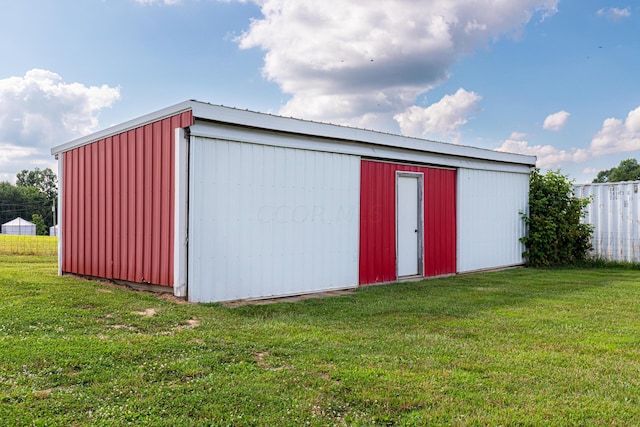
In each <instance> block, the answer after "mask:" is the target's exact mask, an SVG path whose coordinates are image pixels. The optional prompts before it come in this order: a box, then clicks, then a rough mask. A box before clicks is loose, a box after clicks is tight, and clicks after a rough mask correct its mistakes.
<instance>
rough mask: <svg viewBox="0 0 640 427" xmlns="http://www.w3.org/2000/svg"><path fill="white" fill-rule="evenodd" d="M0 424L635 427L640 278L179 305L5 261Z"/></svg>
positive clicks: (472, 281)
mask: <svg viewBox="0 0 640 427" xmlns="http://www.w3.org/2000/svg"><path fill="white" fill-rule="evenodd" d="M0 292H1V297H0V424H1V425H8V426H9V425H10V426H19V425H60V426H72V425H75V426H81V425H104V426H113V425H141V424H143V425H163V426H164V425H172V426H179V425H184V426H194V425H238V426H240V425H242V426H253V425H264V426H273V425H290V426H298V425H315V426H325V425H459V426H486V425H492V426H494V425H505V426H507V425H508V426H510V425H536V426H537V425H540V426H549V425H558V426H568V425H575V426H590V425H593V426H599V425H602V426H612V425H615V426H637V425H640V272H639V271H633V270H625V269H582V270H579V269H567V270H534V269H517V270H509V271H503V272H496V273H487V274H476V275H467V276H458V277H449V278H444V279H435V280H428V281H424V282H419V283H403V284H394V285H388V286H375V287H368V288H364V289H361V290H359V291H357V292H355V293H353V294H350V295H346V296H340V297H331V298H325V299H309V300H305V301H302V302H297V303H276V304H271V305H259V306H257V305H254V306H242V307H237V308H226V307H223V306H221V305H218V304H202V305H194V304H177V303H175V302H172V301H169V300H167V299H163V298H159V297H158V296H155V295H151V294H148V293H139V292H132V291H128V290H123V289H120V288H117V287H114V286H110V285H108V284H101V283H95V282H90V281H84V280H79V279H74V278H69V277H57V276H56V266H55V259H54V257H51V256H48V257H38V256H15V255H13V256H9V255H0Z"/></svg>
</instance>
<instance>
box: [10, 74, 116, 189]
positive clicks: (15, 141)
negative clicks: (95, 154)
mask: <svg viewBox="0 0 640 427" xmlns="http://www.w3.org/2000/svg"><path fill="white" fill-rule="evenodd" d="M119 98H120V89H119V88H113V87H109V86H107V85H102V86H99V87H98V86H85V85H83V84H80V83H65V82H64V81H63V80H62V77H60V76H59V75H58V74H56V73H53V72H51V71H47V70H40V69H33V70H30V71H27V73H26V74H25V75H24V76H23V77H9V78H6V79H0V149H1V150H2V155H0V174H1V175H0V178H2V179H7V175H8V176H9V177H10V180H11V181H13V180H14V179H15V174H16V173H17V172H19V171H20V170H22V169H33V168H34V167H36V166H38V167H41V166H44V167H52V166H53V164H54V163H53V159H52V157H51V155H50V152H49V150H50V148H51V146H53V145H56V144H61V143H64V142H66V141H68V140H70V139H72V138H75V137H79V136H82V135H85V134H87V133H90V132H92V131H95V130H96V129H97V127H98V114H99V112H100V110H102V109H103V108H107V107H110V106H111V105H113V103H115V102H116V101H117V100H118V99H119Z"/></svg>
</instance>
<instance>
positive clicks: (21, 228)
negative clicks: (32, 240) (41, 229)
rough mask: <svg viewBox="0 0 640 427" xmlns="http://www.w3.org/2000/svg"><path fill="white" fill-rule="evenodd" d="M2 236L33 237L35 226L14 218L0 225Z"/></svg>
mask: <svg viewBox="0 0 640 427" xmlns="http://www.w3.org/2000/svg"><path fill="white" fill-rule="evenodd" d="M2 234H13V235H21V236H35V235H36V225H35V224H34V223H32V222H29V221H27V220H26V219H23V218H20V217H18V218H15V219H12V220H11V221H9V222H5V223H4V224H2Z"/></svg>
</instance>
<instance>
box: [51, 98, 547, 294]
mask: <svg viewBox="0 0 640 427" xmlns="http://www.w3.org/2000/svg"><path fill="white" fill-rule="evenodd" d="M52 153H53V154H55V155H56V156H57V158H58V160H59V176H60V177H61V179H60V199H59V200H60V202H59V212H61V218H62V220H61V222H60V224H59V225H60V230H59V231H60V238H59V240H58V241H59V248H60V250H59V257H60V262H59V268H60V272H61V273H65V272H69V273H75V274H82V275H87V276H96V277H104V278H109V279H114V280H122V281H125V282H135V283H145V284H149V285H160V286H170V287H173V292H174V294H175V295H177V296H183V297H184V296H186V297H187V298H188V299H189V300H191V301H200V302H209V301H227V300H236V299H251V298H265V297H273V296H284V295H291V294H303V293H311V292H319V291H326V290H332V289H345V288H354V287H357V286H361V285H366V284H372V283H383V282H393V281H396V280H404V279H409V278H419V277H427V276H439V275H446V274H456V273H459V272H469V271H477V270H485V269H493V268H499V267H507V266H514V265H520V264H522V263H523V258H522V252H523V249H524V248H523V246H522V244H521V243H520V242H519V238H520V237H522V236H523V235H524V233H525V229H524V224H523V222H522V220H521V218H520V212H521V211H526V210H527V207H528V194H529V172H530V170H531V168H532V167H533V166H534V165H535V157H531V156H523V155H518V154H510V153H503V152H497V151H493V150H486V149H480V148H474V147H468V146H461V145H455V144H446V143H440V142H434V141H427V140H421V139H415V138H407V137H403V136H399V135H392V134H386V133H381V132H374V131H368V130H362V129H354V128H348V127H343V126H336V125H331V124H324V123H316V122H308V121H303V120H297V119H292V118H285V117H279V116H273V115H268V114H261V113H256V112H251V111H243V110H237V109H233V108H227V107H223V106H217V105H211V104H207V103H203V102H198V101H186V102H183V103H180V104H177V105H174V106H172V107H168V108H166V109H163V110H160V111H157V112H155V113H151V114H149V115H147V116H143V117H140V118H138V119H135V120H132V121H130V122H126V123H123V124H121V125H118V126H115V127H113V128H110V129H106V130H104V131H101V132H98V133H96V134H93V135H89V136H86V137H83V138H80V139H78V140H75V141H71V142H69V143H66V144H63V145H61V146H58V147H54V148H53V149H52Z"/></svg>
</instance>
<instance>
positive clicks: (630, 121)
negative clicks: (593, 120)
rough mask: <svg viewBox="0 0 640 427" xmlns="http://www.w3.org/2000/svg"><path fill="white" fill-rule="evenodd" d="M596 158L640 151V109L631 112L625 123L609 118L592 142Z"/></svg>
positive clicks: (592, 150)
mask: <svg viewBox="0 0 640 427" xmlns="http://www.w3.org/2000/svg"><path fill="white" fill-rule="evenodd" d="M589 150H590V151H591V152H592V153H593V155H594V156H604V155H606V154H612V153H622V152H628V151H638V150H640V107H638V108H636V109H635V110H631V111H630V112H629V114H628V115H627V118H626V120H625V121H624V122H623V121H622V120H620V119H615V118H609V119H606V120H605V121H604V122H603V123H602V129H600V130H599V131H598V133H597V134H596V135H595V136H594V137H593V139H592V140H591V145H590V147H589Z"/></svg>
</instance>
